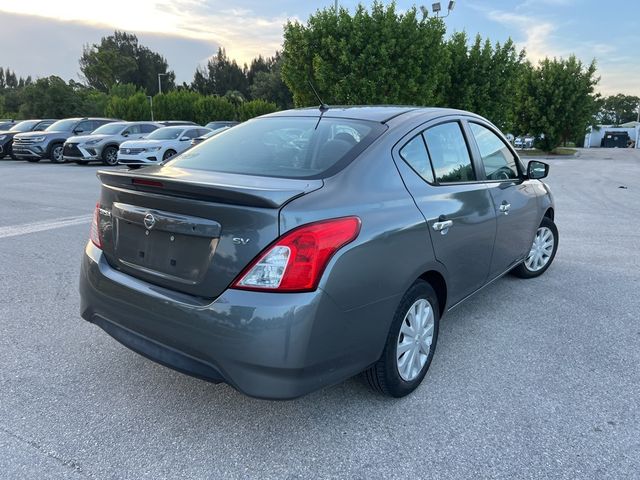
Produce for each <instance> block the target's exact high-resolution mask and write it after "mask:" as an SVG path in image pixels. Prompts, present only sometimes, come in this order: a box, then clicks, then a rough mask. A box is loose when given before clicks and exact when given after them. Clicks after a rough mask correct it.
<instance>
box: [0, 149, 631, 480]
mask: <svg viewBox="0 0 640 480" xmlns="http://www.w3.org/2000/svg"><path fill="white" fill-rule="evenodd" d="M550 163H551V173H550V177H549V178H548V183H549V184H550V185H551V187H552V189H553V192H554V194H555V197H556V202H557V212H556V222H557V224H558V228H559V231H560V247H559V250H558V254H557V257H556V260H555V263H554V265H553V266H552V267H551V268H550V269H549V271H548V272H547V273H546V274H545V275H543V276H542V277H540V278H537V279H533V280H520V279H516V278H513V277H505V278H503V279H501V280H499V281H497V282H495V283H494V284H492V285H490V286H489V287H487V288H486V289H484V290H483V291H482V292H481V293H479V294H478V295H476V296H475V297H473V298H472V299H470V300H469V301H467V302H466V303H465V304H463V305H462V306H460V307H459V308H457V309H456V310H454V311H452V312H450V313H449V314H448V315H447V316H446V317H445V319H444V320H443V323H442V325H441V332H440V338H439V342H438V348H437V352H436V355H435V358H434V361H433V364H432V367H431V369H430V371H429V373H428V374H427V377H426V379H425V382H424V383H423V385H422V386H421V387H420V388H419V389H418V390H417V391H416V392H415V393H414V394H413V395H411V396H409V397H407V398H404V399H401V400H390V399H387V398H384V397H381V396H378V395H376V394H374V393H372V392H371V391H369V389H368V388H367V387H366V386H365V385H364V384H363V383H362V382H361V381H360V380H358V379H352V380H349V381H347V382H344V383H342V384H340V385H336V386H334V387H330V388H326V389H324V390H321V391H319V392H316V393H313V394H311V395H308V396H306V397H303V398H301V399H298V400H295V401H289V402H269V401H261V400H254V399H250V398H247V397H245V396H242V395H241V394H239V393H237V392H236V391H234V390H233V389H232V388H230V387H228V386H225V385H213V384H209V383H205V382H203V381H200V380H196V379H193V378H190V377H187V376H184V375H181V374H179V373H176V372H173V371H171V370H169V369H166V368H164V367H161V366H158V365H156V364H154V363H152V362H150V361H148V360H146V359H144V358H142V357H140V356H138V355H137V354H135V353H133V352H131V351H129V350H127V349H126V348H124V347H122V346H120V345H119V344H118V343H117V342H116V341H114V340H112V339H111V338H110V337H108V336H107V335H106V334H105V333H103V332H102V331H101V330H100V329H99V328H97V327H95V326H93V325H90V324H88V323H86V322H85V321H83V320H82V319H81V318H80V316H79V305H78V304H79V298H78V292H77V279H78V269H79V260H80V255H81V252H82V250H83V247H84V244H85V243H86V241H87V238H88V233H89V219H90V215H91V213H92V211H93V208H94V206H95V201H96V199H97V196H98V181H97V179H96V178H95V172H96V170H97V167H95V166H84V167H80V166H77V165H51V164H49V163H41V164H30V163H26V162H13V161H0V477H1V478H8V479H13V478H20V479H43V478H47V479H59V478H99V479H103V478H118V479H124V478H127V479H142V478H149V479H160V478H278V479H282V478H287V479H294V478H357V479H360V478H362V479H368V478H471V477H473V478H567V479H574V478H598V479H600V478H625V479H627V478H640V401H639V398H640V348H639V347H640V294H639V293H640V255H639V254H638V250H639V248H640V221H639V220H640V219H639V218H638V217H639V216H640V151H638V150H636V151H629V150H590V151H582V154H581V157H579V158H570V159H562V160H560V159H554V160H551V161H550ZM620 187H626V188H620Z"/></svg>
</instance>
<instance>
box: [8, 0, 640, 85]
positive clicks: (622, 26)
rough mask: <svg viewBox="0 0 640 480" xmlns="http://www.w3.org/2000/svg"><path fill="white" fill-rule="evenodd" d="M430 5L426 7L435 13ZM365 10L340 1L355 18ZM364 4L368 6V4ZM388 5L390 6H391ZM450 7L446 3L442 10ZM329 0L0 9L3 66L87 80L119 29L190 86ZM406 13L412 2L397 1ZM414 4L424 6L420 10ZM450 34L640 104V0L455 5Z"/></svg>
mask: <svg viewBox="0 0 640 480" xmlns="http://www.w3.org/2000/svg"><path fill="white" fill-rule="evenodd" d="M432 1H434V0H428V2H427V3H425V4H424V5H428V6H430V5H431V3H432ZM358 3H359V2H358V1H357V0H356V1H351V0H340V5H341V6H342V7H345V8H347V9H349V10H350V11H353V10H354V8H355V7H356V5H357V4H358ZM361 3H364V4H365V5H369V4H370V3H371V1H370V0H365V1H362V2H361ZM384 3H388V2H384ZM446 3H447V2H446V0H445V1H442V4H443V6H444V5H445V4H446ZM333 4H334V3H333V1H332V0H323V1H301V0H269V1H258V0H234V1H233V2H229V1H226V2H225V1H220V0H109V1H108V2H105V1H104V0H100V1H98V0H82V1H76V0H57V1H54V0H0V25H2V27H1V28H0V66H4V67H10V68H11V69H12V70H14V71H15V72H16V73H17V74H18V75H20V76H27V75H31V76H32V77H41V76H48V75H58V76H60V77H62V78H64V79H66V80H69V79H74V80H80V79H81V78H80V74H79V68H78V59H79V58H80V55H81V53H82V47H83V45H86V44H93V43H98V42H99V41H100V38H101V37H103V36H105V35H108V34H110V33H112V32H113V30H114V29H120V30H126V31H128V32H133V33H136V34H137V35H138V38H139V39H140V41H141V43H143V44H144V45H146V46H148V47H149V48H151V49H153V50H155V51H157V52H159V53H160V54H162V55H163V56H164V57H165V58H166V59H167V61H168V62H169V66H170V68H171V69H173V70H174V71H175V72H176V78H177V81H178V82H180V83H181V82H183V81H184V82H188V83H189V82H190V81H191V80H192V78H193V73H194V71H195V69H196V67H197V65H199V64H204V63H206V60H207V58H208V57H210V56H211V55H213V54H215V52H216V51H217V49H218V47H219V46H222V47H224V48H225V49H226V50H227V54H228V55H229V56H230V57H232V58H235V59H236V60H238V62H239V63H240V64H242V63H245V62H247V63H248V62H250V61H251V59H252V58H253V57H255V56H257V55H259V54H261V55H263V56H270V55H273V53H274V52H275V51H276V50H278V49H279V48H280V47H281V45H282V30H283V28H282V27H283V25H284V24H285V23H286V22H287V20H297V21H302V22H305V21H306V20H307V18H308V17H309V15H310V14H312V13H313V12H314V11H316V10H317V9H318V8H324V7H327V6H332V5H333ZM396 5H397V6H398V9H400V10H404V9H407V8H409V7H411V6H413V5H414V2H411V1H403V0H397V1H396ZM417 5H418V6H419V5H422V4H421V3H417ZM446 23H447V28H448V32H450V33H451V32H453V31H462V30H464V31H466V32H467V34H469V35H470V36H475V34H476V33H480V34H481V35H482V36H483V37H485V38H486V37H489V38H491V39H492V40H493V41H501V42H503V41H504V40H506V39H507V38H509V37H511V38H512V39H513V40H514V41H515V42H516V44H517V45H518V47H521V48H525V49H526V51H527V55H528V57H529V58H530V59H531V60H532V61H537V60H539V59H541V58H544V57H546V56H549V57H554V56H555V57H566V56H568V55H570V54H571V53H574V54H575V55H576V56H577V57H578V58H580V59H581V60H582V61H583V62H585V63H588V62H590V61H591V60H592V59H596V61H597V64H598V74H599V75H600V77H601V80H600V84H599V86H598V90H599V91H600V92H601V93H602V94H603V95H610V94H615V93H625V94H629V95H639V96H640V2H639V1H637V0H620V1H618V2H607V1H604V0H598V1H596V0H493V1H490V0H458V1H457V2H456V5H455V8H454V10H453V12H452V13H451V14H450V15H449V16H448V17H447V19H446Z"/></svg>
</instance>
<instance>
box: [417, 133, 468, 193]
mask: <svg viewBox="0 0 640 480" xmlns="http://www.w3.org/2000/svg"><path fill="white" fill-rule="evenodd" d="M424 138H425V140H426V142H427V148H428V149H429V157H430V158H431V164H432V165H433V171H434V173H435V176H436V181H437V182H439V183H451V182H470V181H474V180H476V175H475V173H474V171H473V166H472V164H471V157H470V156H469V149H468V148H467V143H466V141H465V139H464V135H463V134H462V130H461V129H460V124H459V123H458V122H450V123H443V124H442V125H437V126H435V127H431V128H430V129H428V130H426V131H425V132H424Z"/></svg>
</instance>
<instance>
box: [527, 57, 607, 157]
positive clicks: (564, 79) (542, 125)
mask: <svg viewBox="0 0 640 480" xmlns="http://www.w3.org/2000/svg"><path fill="white" fill-rule="evenodd" d="M595 75H596V64H595V61H594V62H591V63H590V64H589V65H583V64H582V62H581V61H580V60H578V59H577V58H576V57H575V56H573V55H572V56H570V57H569V58H568V59H566V60H563V59H555V58H554V59H553V60H550V59H548V58H546V59H544V60H542V61H540V63H539V65H538V67H537V68H530V69H528V70H527V71H526V72H525V74H524V75H523V76H522V79H521V84H520V86H519V88H518V90H517V100H516V102H517V103H516V104H517V111H516V121H517V123H518V126H519V131H520V132H522V133H525V132H528V133H531V134H533V135H536V136H538V141H537V142H536V144H537V146H538V147H539V148H541V149H543V150H544V151H545V152H550V151H552V150H553V149H554V148H555V147H557V146H558V145H560V144H561V143H562V142H566V141H567V140H573V139H574V138H577V137H579V136H580V135H583V134H584V132H585V130H586V128H587V126H588V125H589V123H590V122H591V119H592V117H593V115H594V114H595V112H596V110H597V98H598V96H597V95H596V94H595V93H594V89H595V86H596V85H597V83H598V81H599V78H597V77H596V76H595Z"/></svg>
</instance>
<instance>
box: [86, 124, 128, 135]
mask: <svg viewBox="0 0 640 480" xmlns="http://www.w3.org/2000/svg"><path fill="white" fill-rule="evenodd" d="M126 126H127V124H126V123H107V124H105V125H102V126H101V127H98V128H96V129H95V130H94V131H93V133H94V134H95V135H117V134H119V133H120V132H121V131H122V129H123V128H125V127H126Z"/></svg>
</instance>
